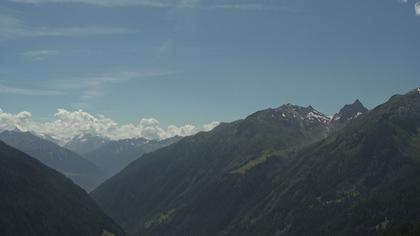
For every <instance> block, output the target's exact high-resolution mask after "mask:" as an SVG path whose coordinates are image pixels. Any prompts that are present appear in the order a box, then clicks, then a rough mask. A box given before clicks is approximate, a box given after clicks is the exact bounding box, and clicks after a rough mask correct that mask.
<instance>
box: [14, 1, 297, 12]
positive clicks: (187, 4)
mask: <svg viewBox="0 0 420 236" xmlns="http://www.w3.org/2000/svg"><path fill="white" fill-rule="evenodd" d="M9 1H12V2H16V3H27V4H47V3H56V4H63V3H67V4H70V3H79V4H89V5H96V6H102V7H127V6H144V7H160V8H198V9H199V8H201V9H236V10H264V9H282V10H289V9H287V8H283V7H282V8H278V7H274V5H272V4H270V5H268V4H266V3H264V2H263V1H261V0H260V1H248V2H240V1H225V2H221V1H214V0H213V1H209V0H9Z"/></svg>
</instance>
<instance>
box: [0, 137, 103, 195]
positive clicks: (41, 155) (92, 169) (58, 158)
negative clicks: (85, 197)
mask: <svg viewBox="0 0 420 236" xmlns="http://www.w3.org/2000/svg"><path fill="white" fill-rule="evenodd" d="M0 140H2V141H3V142H5V143H7V144H8V145H10V146H12V147H14V148H16V149H19V150H21V151H23V152H25V153H26V154H28V155H30V156H32V157H34V158H36V159H38V160H40V161H41V162H42V163H44V164H45V165H47V166H49V167H51V168H53V169H55V170H57V171H59V172H61V173H63V174H64V175H66V176H67V177H69V178H70V179H71V180H73V181H74V182H75V183H76V184H78V185H80V186H81V187H83V188H84V189H85V190H87V191H90V190H92V189H93V188H94V187H96V186H97V185H98V184H99V182H100V181H101V180H102V179H103V174H104V173H103V172H102V171H101V170H100V169H99V168H98V167H97V166H96V165H95V164H93V163H92V162H90V161H88V160H86V159H85V158H83V157H81V156H79V155H77V154H76V153H74V152H72V151H70V150H68V149H65V148H63V147H60V146H59V145H57V144H55V143H53V142H50V141H48V140H46V139H42V138H40V137H38V136H35V135H33V134H32V133H29V132H21V131H18V130H14V131H4V132H2V133H0Z"/></svg>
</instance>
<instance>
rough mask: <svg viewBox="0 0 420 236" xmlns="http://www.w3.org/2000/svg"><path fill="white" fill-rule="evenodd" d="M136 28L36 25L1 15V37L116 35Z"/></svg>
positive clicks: (127, 32)
mask: <svg viewBox="0 0 420 236" xmlns="http://www.w3.org/2000/svg"><path fill="white" fill-rule="evenodd" d="M134 32H136V31H135V30H131V29H126V28H118V27H104V26H79V27H64V28H54V27H36V26H29V25H26V24H25V23H24V22H23V21H21V20H20V19H17V18H15V17H11V16H4V15H0V38H3V39H4V38H6V39H8V38H24V37H48V36H49V37H63V36H88V35H114V34H129V33H134Z"/></svg>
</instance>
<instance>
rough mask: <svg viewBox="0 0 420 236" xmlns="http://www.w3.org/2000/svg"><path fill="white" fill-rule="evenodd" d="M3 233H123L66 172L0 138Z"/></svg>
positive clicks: (0, 222)
mask: <svg viewBox="0 0 420 236" xmlns="http://www.w3.org/2000/svg"><path fill="white" fill-rule="evenodd" d="M0 189H1V194H0V202H1V204H0V235H2V236H16V235H19V236H33V235H43V236H56V235H60V236H74V235H83V236H101V235H102V236H123V235H125V233H124V231H123V230H122V229H121V228H120V227H119V226H118V225H117V224H115V223H114V222H113V220H111V219H110V218H109V217H108V216H106V215H105V214H104V213H103V211H102V210H101V209H100V208H99V207H98V206H97V204H96V203H95V201H94V200H93V199H91V197H90V196H89V195H88V194H87V193H86V192H85V191H83V190H82V189H81V188H80V187H78V186H77V185H75V184H73V183H72V181H70V180H69V179H67V178H66V177H65V176H64V175H62V174H60V173H58V172H57V171H55V170H53V169H50V168H49V167H47V166H45V165H44V164H42V163H41V162H39V161H38V160H36V159H35V158H32V157H30V156H28V155H27V154H25V153H23V152H21V151H18V150H16V149H14V148H12V147H10V146H8V145H6V144H5V143H3V142H1V141H0Z"/></svg>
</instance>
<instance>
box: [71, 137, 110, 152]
mask: <svg viewBox="0 0 420 236" xmlns="http://www.w3.org/2000/svg"><path fill="white" fill-rule="evenodd" d="M110 141H111V140H110V139H108V138H106V137H101V136H96V135H90V134H85V135H78V136H76V137H73V138H72V139H71V140H70V141H69V142H67V143H65V144H64V145H63V147H65V148H67V149H69V150H71V151H73V152H75V153H77V154H79V155H82V156H83V155H85V154H86V153H89V152H92V151H94V150H97V149H99V148H101V147H102V146H104V145H106V144H107V143H109V142H110Z"/></svg>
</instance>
